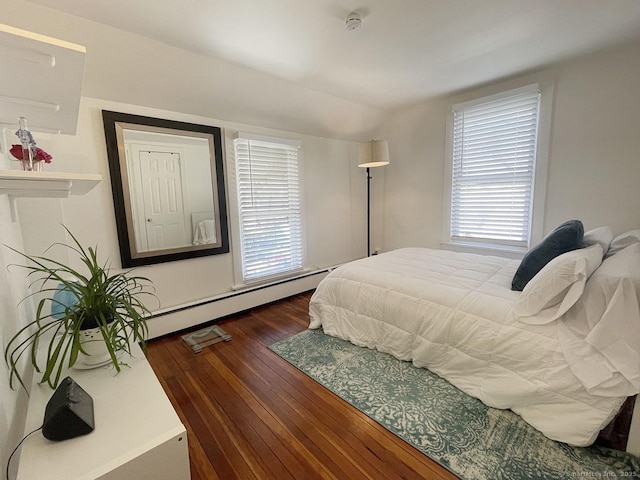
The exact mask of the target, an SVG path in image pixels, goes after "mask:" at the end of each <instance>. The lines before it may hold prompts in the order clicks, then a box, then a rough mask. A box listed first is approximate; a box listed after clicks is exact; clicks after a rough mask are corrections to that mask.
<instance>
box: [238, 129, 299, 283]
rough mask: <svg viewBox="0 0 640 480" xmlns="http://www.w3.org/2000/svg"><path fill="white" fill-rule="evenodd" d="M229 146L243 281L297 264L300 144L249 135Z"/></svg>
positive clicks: (259, 277)
mask: <svg viewBox="0 0 640 480" xmlns="http://www.w3.org/2000/svg"><path fill="white" fill-rule="evenodd" d="M234 145H235V156H236V159H235V161H236V181H237V186H238V206H239V208H238V210H239V219H240V237H241V249H242V274H243V279H244V281H247V282H250V281H256V280H260V279H264V278H266V277H273V276H278V275H281V274H285V273H289V272H293V271H296V270H300V269H302V256H303V252H302V221H301V209H300V179H299V172H298V147H299V145H297V144H295V143H284V142H283V143H275V142H271V141H262V140H255V139H250V138H238V139H236V140H235V143H234Z"/></svg>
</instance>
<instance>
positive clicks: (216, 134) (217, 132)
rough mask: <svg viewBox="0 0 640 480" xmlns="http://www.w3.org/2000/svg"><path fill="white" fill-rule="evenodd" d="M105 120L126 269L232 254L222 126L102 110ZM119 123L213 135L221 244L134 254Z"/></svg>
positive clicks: (122, 259)
mask: <svg viewBox="0 0 640 480" xmlns="http://www.w3.org/2000/svg"><path fill="white" fill-rule="evenodd" d="M102 119H103V123H104V133H105V140H106V145H107V157H108V159H109V172H110V174H111V190H112V194H113V205H114V209H115V215H116V227H117V230H118V243H119V246H120V257H121V261H122V266H123V267H137V266H141V265H152V264H156V263H164V262H171V261H175V260H185V259H189V258H198V257H204V256H208V255H218V254H223V253H229V231H228V223H227V202H226V190H225V182H224V165H223V153H222V133H221V129H220V128H219V127H212V126H208V125H198V124H194V123H185V122H178V121H174V120H163V119H159V118H153V117H145V116H141V115H133V114H128V113H119V112H113V111H109V110H102ZM117 123H129V124H137V125H146V126H150V127H159V128H168V129H173V130H183V131H187V132H198V133H204V134H210V135H213V139H214V156H215V158H214V159H212V160H213V162H214V163H215V172H213V171H212V174H214V173H215V176H216V179H215V180H216V186H217V193H218V195H217V197H218V205H217V207H218V214H219V219H217V220H219V222H220V235H221V245H220V246H219V247H214V248H199V249H189V248H188V247H187V248H185V249H184V250H185V251H178V252H175V253H164V254H163V253H159V254H154V253H153V252H151V253H148V254H145V255H144V256H136V255H134V253H133V252H134V251H135V249H133V248H132V246H131V244H130V240H129V239H130V238H131V237H130V232H129V227H128V223H129V222H128V221H127V209H126V208H125V194H124V189H123V185H122V182H123V180H122V169H121V163H120V162H121V159H120V154H119V145H118V139H117V135H116V124H117Z"/></svg>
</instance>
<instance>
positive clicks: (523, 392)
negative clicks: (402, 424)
mask: <svg viewBox="0 0 640 480" xmlns="http://www.w3.org/2000/svg"><path fill="white" fill-rule="evenodd" d="M594 243H597V242H594ZM607 247H608V245H607ZM586 257H590V258H591V260H589V259H585V258H586ZM603 257H604V250H603V246H601V245H597V244H594V245H591V246H589V247H588V248H582V249H580V250H579V251H573V252H567V253H564V254H562V255H558V256H556V258H554V259H553V260H552V261H550V262H548V264H547V265H545V266H544V267H543V268H541V270H540V271H539V273H537V274H536V275H535V276H534V277H533V279H531V281H529V282H528V284H527V286H525V287H524V289H523V291H522V292H520V291H514V290H512V289H511V288H512V281H513V280H514V274H515V273H516V272H517V271H518V269H519V266H520V264H521V262H520V261H518V260H510V259H505V258H500V257H492V256H483V255H475V254H470V253H458V252H452V251H447V250H432V249H426V248H403V249H399V250H395V251H391V252H387V253H383V254H380V255H377V256H372V257H369V258H365V259H361V260H357V261H354V262H351V263H349V264H345V265H342V266H340V267H339V268H337V269H335V270H333V271H332V272H331V273H330V274H329V275H327V277H326V278H325V279H324V280H323V281H322V282H321V283H320V285H319V286H318V288H317V290H316V291H315V293H314V294H313V296H312V298H311V302H310V307H309V308H310V318H311V322H310V326H309V328H320V327H322V328H323V329H324V332H325V333H326V334H328V335H332V336H336V337H339V338H342V339H345V340H349V341H351V342H352V343H354V344H356V345H359V346H365V347H369V348H374V349H377V350H379V351H382V352H386V353H389V354H391V355H393V356H395V357H396V358H399V359H401V360H406V361H411V362H413V364H414V365H415V366H417V367H424V368H427V369H429V370H431V371H433V372H435V373H436V374H438V375H440V376H441V377H443V378H445V379H446V380H448V381H449V382H451V383H452V384H453V385H455V386H456V387H458V388H459V389H461V390H462V391H464V392H465V393H467V394H469V395H472V396H474V397H476V398H479V399H480V400H482V401H483V402H484V403H485V404H487V405H489V406H491V407H495V408H501V409H511V410H512V411H514V412H515V413H517V414H518V415H520V416H521V417H522V418H523V419H524V420H525V421H526V422H528V423H529V424H531V425H532V426H533V427H535V428H536V429H538V430H540V431H541V432H542V433H543V434H545V435H546V436H547V437H549V438H551V439H553V440H557V441H561V442H566V443H568V444H570V445H575V446H587V445H590V444H592V443H593V442H594V440H595V439H596V437H597V436H598V433H599V432H600V430H602V429H603V428H604V427H605V426H607V425H608V424H609V423H610V422H611V420H612V419H613V418H614V417H615V415H616V414H617V413H618V411H619V410H620V407H621V405H622V404H623V402H624V401H625V400H626V399H627V397H629V396H631V395H635V394H637V393H638V391H639V390H640V312H639V309H638V301H637V298H638V297H637V296H638V290H639V288H638V287H639V285H640V282H639V281H638V279H637V278H635V276H636V275H637V276H640V243H633V244H632V245H630V246H628V247H627V248H625V249H624V250H623V251H622V252H619V253H617V254H616V255H613V256H611V257H609V258H604V261H603ZM576 258H578V259H579V260H576ZM559 265H560V266H562V267H563V268H564V270H562V269H560V270H562V272H564V273H563V274H562V275H559V274H558V268H559ZM636 268H637V273H634V272H635V271H636ZM550 272H551V273H550ZM567 272H569V273H567Z"/></svg>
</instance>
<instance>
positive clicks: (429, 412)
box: [269, 330, 640, 480]
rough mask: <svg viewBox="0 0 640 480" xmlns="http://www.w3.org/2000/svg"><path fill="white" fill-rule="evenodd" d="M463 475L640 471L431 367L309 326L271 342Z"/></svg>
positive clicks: (487, 478)
mask: <svg viewBox="0 0 640 480" xmlns="http://www.w3.org/2000/svg"><path fill="white" fill-rule="evenodd" d="M269 348H270V349H271V350H272V351H274V352H275V353H277V354H278V355H280V356H281V357H283V358H284V359H285V360H287V361H288V362H290V363H291V364H293V365H294V366H295V367H297V368H299V369H300V370H301V371H303V372H304V373H306V374H307V375H309V376H310V377H311V378H313V379H314V380H316V381H317V382H319V383H320V384H322V385H324V386H325V387H326V388H328V389H329V390H331V391H332V392H334V393H336V394H337V395H339V396H340V397H342V398H343V399H344V400H346V401H347V402H349V403H350V404H351V405H353V406H354V407H356V408H357V409H359V410H360V411H362V412H363V413H365V414H366V415H367V416H369V417H371V418H372V419H374V420H375V421H377V422H378V423H380V424H381V425H382V426H384V427H385V428H387V429H388V430H390V431H391V432H393V433H394V434H395V435H397V436H399V437H400V438H402V439H404V440H405V441H406V442H408V443H409V444H411V445H413V446H414V447H416V448H417V449H418V450H420V451H421V452H423V453H424V454H425V455H427V456H429V457H430V458H432V459H433V460H435V461H437V462H438V463H439V464H441V465H442V466H444V467H445V468H447V469H448V470H450V471H452V472H453V473H455V474H456V475H458V476H459V477H460V478H463V479H465V480H500V479H505V480H507V479H508V480H518V479H528V480H542V479H545V480H554V479H558V480H561V479H569V478H606V479H623V478H624V479H629V478H638V477H640V459H639V458H637V457H635V456H633V455H629V454H625V453H623V452H618V451H616V450H609V449H606V448H600V447H589V448H578V447H570V446H568V445H566V444H563V443H558V442H554V441H552V440H549V439H548V438H546V437H545V436H544V435H542V434H541V433H540V432H538V431H537V430H535V429H534V428H533V427H531V426H529V425H528V424H527V423H525V422H524V420H522V419H521V418H520V417H519V416H518V415H516V414H514V413H513V412H511V411H508V410H498V409H495V408H489V407H487V406H486V405H484V404H483V403H482V402H481V401H479V400H477V399H475V398H472V397H470V396H468V395H466V394H464V393H463V392H461V391H460V390H458V389H457V388H455V387H454V386H453V385H451V384H450V383H449V382H447V381H445V380H443V379H442V378H440V377H439V376H437V375H435V374H433V373H431V372H429V371H428V370H426V369H422V368H415V367H414V366H413V365H412V364H411V363H410V362H403V361H400V360H397V359H395V358H394V357H392V356H390V355H387V354H385V353H380V352H378V351H376V350H370V349H368V348H362V347H357V346H355V345H352V344H351V343H349V342H346V341H344V340H341V339H338V338H334V337H330V336H328V335H325V334H324V333H322V331H321V330H306V331H304V332H301V333H299V334H297V335H294V336H293V337H291V338H288V339H286V340H283V341H280V342H278V343H276V344H274V345H271V346H270V347H269Z"/></svg>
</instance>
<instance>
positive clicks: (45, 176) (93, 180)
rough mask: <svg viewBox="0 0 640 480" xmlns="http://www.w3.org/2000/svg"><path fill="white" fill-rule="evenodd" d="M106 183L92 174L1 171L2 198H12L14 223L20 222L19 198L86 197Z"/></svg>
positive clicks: (12, 218) (99, 176)
mask: <svg viewBox="0 0 640 480" xmlns="http://www.w3.org/2000/svg"><path fill="white" fill-rule="evenodd" d="M101 180H102V175H97V174H92V173H65V172H25V171H23V170H0V195H2V194H5V195H9V199H10V201H11V221H13V222H15V221H16V219H17V218H18V214H17V208H16V199H17V198H67V197H68V196H69V195H84V194H86V193H88V192H89V191H90V190H91V189H92V188H93V187H95V186H96V185H97V184H98V183H100V181H101Z"/></svg>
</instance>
